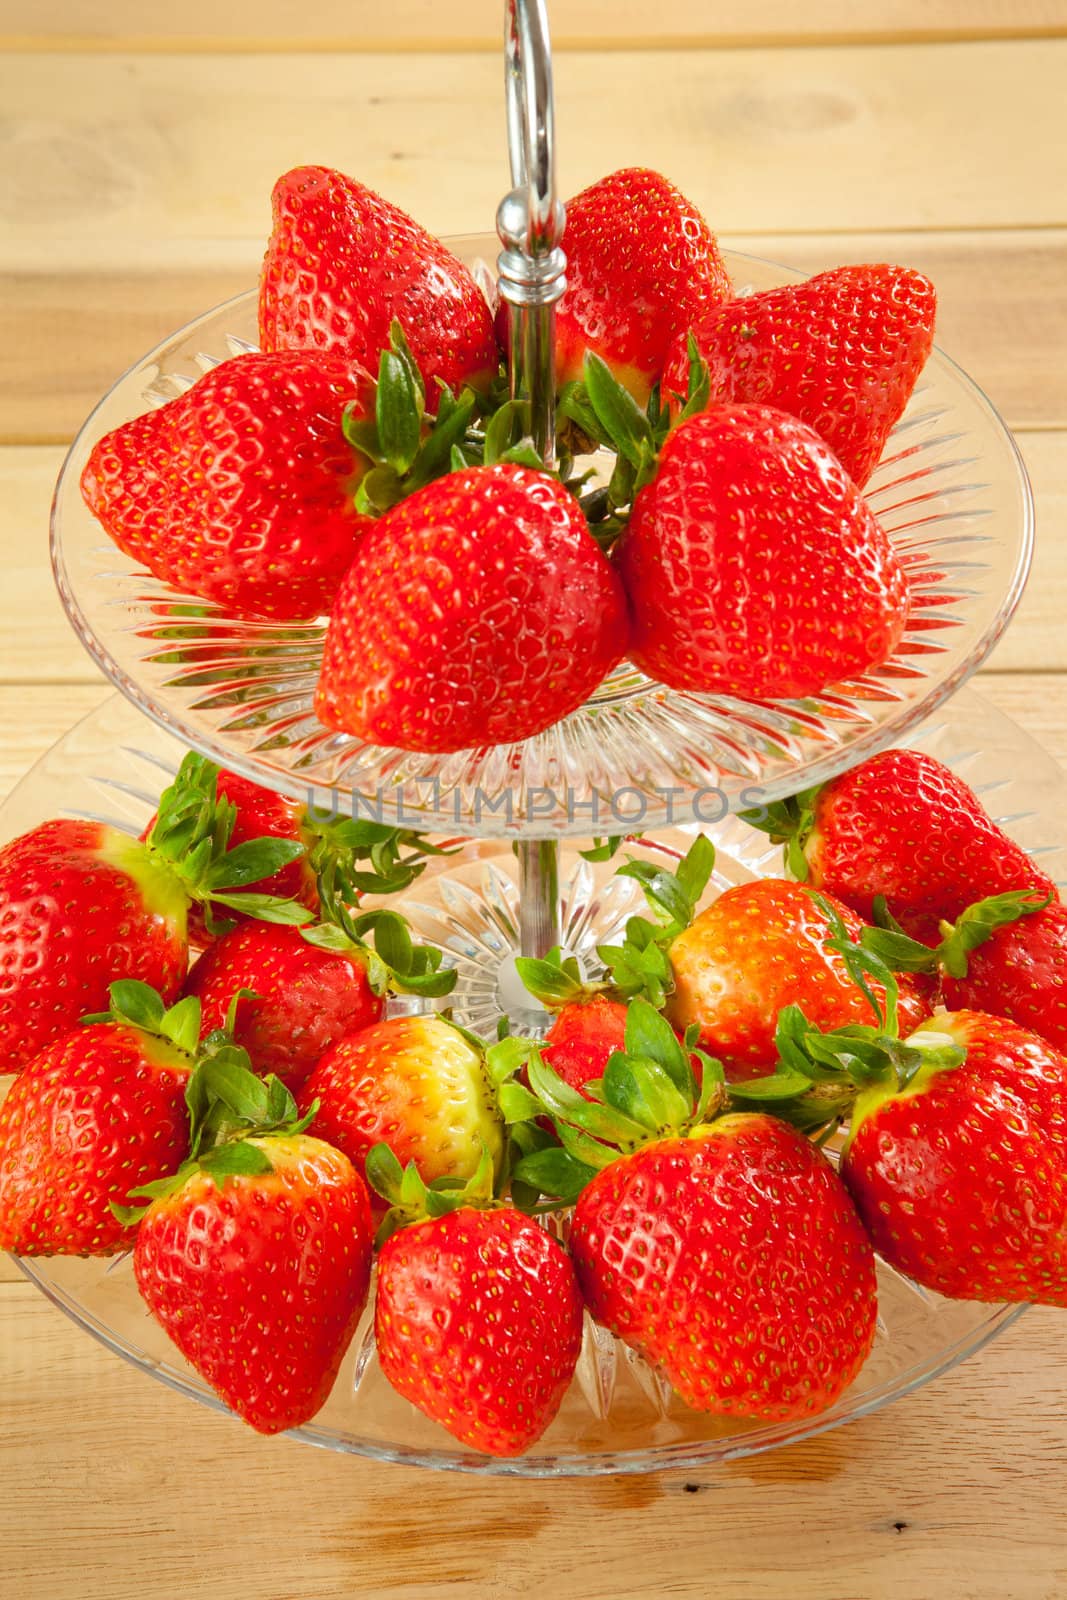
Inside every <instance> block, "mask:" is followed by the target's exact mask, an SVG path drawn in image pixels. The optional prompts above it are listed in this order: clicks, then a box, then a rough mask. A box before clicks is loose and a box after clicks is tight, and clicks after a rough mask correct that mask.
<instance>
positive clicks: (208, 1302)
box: [133, 1134, 372, 1433]
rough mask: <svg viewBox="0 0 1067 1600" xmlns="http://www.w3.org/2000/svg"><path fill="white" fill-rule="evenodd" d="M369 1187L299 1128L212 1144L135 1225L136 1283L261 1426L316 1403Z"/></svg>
mask: <svg viewBox="0 0 1067 1600" xmlns="http://www.w3.org/2000/svg"><path fill="white" fill-rule="evenodd" d="M371 1245H372V1227H371V1218H370V1205H369V1202H368V1197H367V1188H366V1185H365V1184H364V1182H363V1179H362V1178H361V1177H360V1176H359V1174H358V1173H357V1172H356V1171H355V1170H354V1168H353V1167H352V1164H351V1162H349V1161H348V1159H347V1158H346V1157H345V1156H343V1155H342V1154H341V1153H340V1151H338V1150H333V1149H331V1148H330V1146H329V1145H327V1144H323V1143H322V1141H321V1140H319V1139H311V1138H308V1137H307V1135H305V1134H271V1135H263V1136H252V1137H249V1138H246V1139H244V1140H241V1141H239V1142H238V1143H236V1144H231V1145H220V1146H217V1147H216V1148H215V1149H214V1150H211V1151H210V1152H208V1156H207V1158H205V1159H203V1160H202V1161H201V1162H200V1163H199V1164H192V1165H191V1166H190V1168H189V1169H188V1170H187V1171H186V1172H185V1173H184V1175H183V1176H182V1177H181V1178H180V1182H179V1184H178V1186H177V1187H175V1188H173V1189H172V1190H171V1191H170V1192H168V1193H166V1194H164V1195H161V1196H160V1197H159V1198H157V1199H155V1200H154V1201H153V1202H152V1204H151V1205H150V1206H149V1208H148V1210H147V1212H146V1213H145V1215H144V1218H143V1220H142V1222H141V1224H140V1228H139V1230H138V1233H137V1244H136V1247H135V1249H134V1257H133V1264H134V1272H135V1274H136V1277H137V1286H138V1288H139V1289H140V1291H141V1295H142V1297H143V1299H144V1301H145V1303H146V1305H147V1306H148V1308H149V1310H150V1311H151V1313H152V1315H153V1316H154V1317H155V1319H156V1321H157V1322H159V1323H160V1325H161V1326H162V1327H163V1328H164V1329H165V1331H166V1332H167V1334H168V1335H169V1336H170V1338H171V1339H172V1340H173V1341H174V1343H175V1344H176V1345H177V1347H178V1349H179V1350H180V1351H181V1353H182V1355H183V1356H184V1357H185V1359H186V1360H187V1361H188V1362H189V1363H190V1364H191V1365H192V1366H193V1367H194V1368H195V1369H196V1371H197V1372H198V1373H199V1374H200V1375H201V1377H203V1378H204V1379H206V1380H207V1382H208V1383H209V1384H210V1385H211V1387H212V1388H213V1389H214V1390H215V1391H216V1392H217V1393H218V1394H219V1395H221V1397H222V1399H223V1400H225V1402H226V1404H227V1405H228V1406H230V1407H231V1408H232V1409H233V1410H234V1411H236V1412H237V1414H238V1415H239V1416H241V1417H243V1418H244V1420H245V1421H246V1422H248V1423H250V1424H251V1426H252V1427H253V1428H256V1429H258V1431H259V1432H260V1433H279V1432H281V1430H282V1429H283V1428H295V1427H298V1426H299V1425H300V1424H301V1423H303V1422H307V1421H308V1420H309V1418H311V1417H313V1416H314V1415H315V1413H316V1411H318V1410H319V1408H320V1407H321V1406H322V1405H323V1404H324V1403H325V1401H326V1398H327V1396H328V1395H329V1392H330V1389H331V1388H332V1386H333V1381H334V1379H335V1378H336V1376H337V1369H338V1367H339V1366H340V1364H341V1358H342V1357H343V1355H344V1353H345V1350H346V1349H347V1348H348V1345H349V1343H350V1341H351V1338H352V1335H353V1333H354V1332H355V1328H356V1323H357V1322H358V1321H359V1317H360V1313H361V1312H362V1310H363V1307H364V1305H365V1303H366V1299H367V1289H368V1285H369V1281H370V1266H371Z"/></svg>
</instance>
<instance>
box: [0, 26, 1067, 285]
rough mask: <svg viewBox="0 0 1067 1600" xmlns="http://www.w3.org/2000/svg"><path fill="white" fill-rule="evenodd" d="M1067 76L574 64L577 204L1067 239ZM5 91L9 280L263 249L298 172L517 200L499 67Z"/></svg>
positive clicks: (146, 73)
mask: <svg viewBox="0 0 1067 1600" xmlns="http://www.w3.org/2000/svg"><path fill="white" fill-rule="evenodd" d="M1065 69H1067V39H1064V40H1056V39H1052V40H1046V41H1015V42H1011V43H1004V44H994V43H978V44H945V45H901V46H899V47H894V48H889V49H864V48H853V47H847V48H840V49H822V48H819V49H805V50H798V49H783V50H775V51H764V50H736V51H727V52H718V51H711V50H707V51H702V50H688V51H663V52H654V53H649V52H645V51H623V52H620V53H619V54H617V55H614V56H612V57H611V61H610V70H606V69H605V68H604V67H603V65H602V62H601V58H600V57H599V56H597V55H594V54H592V53H589V52H582V51H575V52H571V53H564V54H563V55H562V56H561V57H560V59H559V61H558V62H557V64H556V97H557V108H558V116H557V121H558V127H559V153H560V182H561V188H562V190H563V192H564V193H570V192H573V191H574V190H575V189H577V188H580V187H581V186H582V185H584V184H585V183H588V182H589V181H591V180H592V179H594V178H595V177H597V176H598V175H600V174H601V173H603V172H605V171H607V170H609V169H610V168H611V167H616V166H622V165H627V164H632V163H637V162H641V163H644V164H646V165H648V166H652V167H657V168H660V169H662V170H664V171H666V172H668V173H669V174H670V175H671V176H672V177H673V178H674V179H675V181H676V182H677V183H678V184H679V185H680V187H682V188H683V189H684V190H685V191H687V192H688V193H690V194H691V195H692V197H693V199H694V200H695V201H696V202H697V203H698V204H700V205H701V206H703V207H704V208H705V209H706V210H707V211H708V213H709V214H710V215H713V216H714V218H715V222H716V225H717V226H718V227H719V228H721V230H722V231H723V232H724V233H726V234H730V233H745V232H810V231H813V230H823V229H831V230H840V229H853V230H861V229H868V230H869V229H901V228H922V227H938V228H942V229H947V228H967V227H1013V226H1035V225H1054V224H1060V225H1062V224H1063V223H1064V222H1065V221H1067V216H1065V214H1064V196H1065V195H1067V142H1065V141H1064V140H1063V138H1062V123H1061V116H1062V83H1063V78H1064V72H1065ZM949 85H951V92H949V90H948V88H947V86H949ZM2 86H3V99H4V114H5V127H6V139H5V146H4V148H5V150H6V152H7V155H6V157H5V165H4V167H3V169H2V184H0V201H2V202H3V204H4V209H5V211H6V212H7V214H9V215H14V216H17V217H18V218H19V226H18V228H12V229H9V230H8V232H7V235H6V237H5V239H4V240H3V244H2V250H3V255H2V257H0V264H2V265H4V266H6V267H23V268H25V267H33V268H42V267H48V266H50V265H52V264H54V262H55V261H56V260H57V259H69V260H74V261H77V260H89V259H92V255H93V249H94V247H93V246H92V245H91V243H90V241H91V240H92V239H94V238H95V239H96V240H97V241H102V242H104V244H105V245H106V247H107V249H108V250H109V252H110V255H109V258H108V262H107V264H108V265H109V266H114V265H116V264H118V263H121V262H123V261H124V260H125V259H126V257H127V253H128V252H129V250H130V248H131V247H135V248H138V247H140V246H141V245H142V244H143V243H144V242H145V241H154V242H155V243H156V245H157V246H158V247H166V246H167V245H168V244H169V243H170V242H171V241H176V240H184V241H186V242H187V244H188V243H189V242H191V241H197V243H198V244H199V242H200V241H205V240H213V239H223V240H234V239H242V238H243V239H248V238H261V237H262V236H263V233H264V231H265V229H266V226H267V210H268V195H269V192H270V186H271V184H272V182H273V180H274V178H275V177H276V176H277V174H278V173H279V172H282V171H284V170H285V168H286V167H288V166H290V165H292V164H294V163H296V162H299V161H307V160H316V161H321V162H326V163H334V164H337V165H340V166H342V167H348V168H352V167H357V168H358V170H359V174H360V176H361V177H363V178H364V179H365V180H366V181H367V182H368V183H370V184H371V186H372V187H374V188H376V189H379V190H381V191H383V192H385V193H387V194H388V195H389V196H390V197H391V198H393V199H395V200H396V201H397V202H398V203H399V204H400V205H403V206H405V207H407V208H409V209H411V210H413V211H416V212H418V213H419V214H421V216H422V218H423V220H424V221H425V222H426V224H427V225H428V226H429V227H431V228H432V229H434V230H435V231H439V232H453V233H455V232H474V231H477V230H479V229H482V230H484V229H486V228H488V227H490V226H491V224H492V217H493V214H494V211H495V207H496V203H497V201H498V199H499V197H500V194H501V192H502V190H503V188H504V186H505V170H506V169H505V164H504V158H503V110H502V104H501V101H502V96H501V84H500V69H499V63H498V62H497V61H496V60H494V59H493V58H492V57H491V56H490V55H488V54H471V53H466V54H458V55H456V56H453V57H451V58H450V60H449V67H448V71H447V73H445V72H443V71H442V68H441V64H440V60H439V58H438V57H436V56H434V55H432V54H427V53H420V54H413V55H398V54H383V55H379V56H376V57H375V58H374V64H373V71H371V72H368V71H360V70H358V69H357V68H355V67H354V66H353V63H352V61H351V59H350V58H348V57H346V56H344V55H335V54H311V55H307V56H303V57H301V58H299V62H298V63H296V64H294V62H292V61H290V60H287V59H285V58H284V57H279V56H252V55H247V54H234V55H228V56H214V55H207V56H198V57H194V56H190V55H142V56H136V55H121V54H115V55H113V54H102V55H99V56H96V57H94V58H93V59H92V61H91V63H88V62H87V61H86V58H85V57H84V56H81V55H78V54H76V53H58V54H46V53H30V54H25V55H20V56H9V57H8V60H7V62H6V64H5V66H4V71H3V85H2ZM445 129H447V134H445V133H444V132H443V130H445ZM1020 129H1025V134H1022V133H1020V131H1019V130H1020ZM1023 145H1024V147H1025V153H1026V158H1025V160H1021V159H1020V150H1021V148H1022V147H1023ZM931 170H935V171H936V173H937V181H936V182H934V183H932V182H930V181H929V177H928V175H929V173H930V171H931ZM97 259H99V257H97Z"/></svg>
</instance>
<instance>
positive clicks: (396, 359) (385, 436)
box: [374, 350, 422, 478]
mask: <svg viewBox="0 0 1067 1600" xmlns="http://www.w3.org/2000/svg"><path fill="white" fill-rule="evenodd" d="M374 417H375V422H376V423H377V427H378V438H379V440H380V441H381V451H382V455H383V456H384V457H385V462H386V465H387V466H389V467H391V468H392V470H393V472H395V473H396V475H397V477H398V478H401V477H403V475H404V473H405V472H407V471H408V469H409V468H410V467H411V465H412V463H413V462H414V460H415V457H416V455H417V454H418V449H419V441H420V438H421V434H422V411H421V396H420V395H419V392H418V390H417V389H416V387H415V382H414V379H413V377H412V373H411V369H410V367H409V366H408V365H407V363H406V362H405V361H404V360H403V358H402V357H401V356H398V355H396V354H395V353H394V352H393V351H391V350H383V351H382V354H381V359H380V361H379V363H378V388H377V393H376V395H375V401H374Z"/></svg>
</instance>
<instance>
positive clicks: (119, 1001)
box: [81, 978, 200, 1062]
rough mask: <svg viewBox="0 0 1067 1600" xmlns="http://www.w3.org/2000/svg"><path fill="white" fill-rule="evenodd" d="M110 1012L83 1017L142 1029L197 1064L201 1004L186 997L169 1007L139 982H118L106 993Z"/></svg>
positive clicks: (88, 1019) (134, 979)
mask: <svg viewBox="0 0 1067 1600" xmlns="http://www.w3.org/2000/svg"><path fill="white" fill-rule="evenodd" d="M107 995H108V1009H107V1010H106V1011H94V1012H92V1013H91V1014H90V1015H88V1016H84V1017H82V1019H81V1020H82V1023H83V1024H86V1025H91V1024H94V1023H100V1022H113V1023H119V1024H121V1025H122V1026H124V1027H128V1028H139V1029H140V1031H141V1032H142V1033H146V1034H148V1035H149V1036H150V1037H151V1038H154V1039H162V1040H164V1041H165V1042H166V1043H167V1044H169V1045H173V1046H174V1048H175V1049H176V1050H181V1051H182V1052H183V1053H184V1054H185V1055H187V1056H188V1057H189V1059H190V1062H192V1061H194V1060H195V1058H196V1056H197V1053H198V1051H199V1048H200V1001H199V1000H198V999H197V998H196V996H195V995H187V996H186V997H185V999H184V1000H179V1001H178V1002H177V1003H176V1004H175V1005H172V1006H167V1005H166V1004H165V1003H164V1001H163V1000H162V998H161V997H160V995H158V994H157V993H156V991H155V989H153V988H151V986H150V985H149V984H147V983H140V982H139V981H138V980H137V979H136V978H119V979H118V980H117V981H116V982H115V983H113V984H111V985H110V986H109V988H108V991H107Z"/></svg>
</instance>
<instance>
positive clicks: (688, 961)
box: [667, 878, 930, 1080]
mask: <svg viewBox="0 0 1067 1600" xmlns="http://www.w3.org/2000/svg"><path fill="white" fill-rule="evenodd" d="M821 898H822V904H820V897H817V896H816V895H814V894H812V892H811V891H810V890H809V889H808V888H806V887H805V886H803V885H802V884H797V883H789V882H787V881H786V880H785V879H782V878H766V879H762V880H759V881H757V882H754V883H744V884H738V885H737V886H736V887H734V888H732V889H727V890H726V891H725V892H724V893H723V894H721V895H720V896H719V898H718V899H717V900H716V901H714V903H713V904H712V905H710V906H709V907H708V908H707V910H706V911H703V912H701V914H700V915H699V916H698V917H697V918H696V919H695V920H694V921H693V922H692V923H691V924H690V926H689V927H688V928H687V929H686V930H685V931H684V932H683V933H680V934H679V935H678V937H677V938H676V939H675V940H674V942H673V943H672V944H671V946H670V948H669V951H668V954H669V956H670V962H671V966H672V968H673V971H674V983H675V987H674V992H673V994H672V995H671V996H670V998H669V999H668V1001H667V1015H668V1017H669V1019H670V1021H671V1022H672V1023H673V1024H674V1026H675V1027H676V1028H677V1029H679V1030H684V1029H686V1028H688V1027H689V1026H690V1025H692V1024H694V1023H695V1024H696V1025H697V1026H698V1027H699V1029H700V1044H701V1047H702V1048H703V1049H704V1050H706V1051H708V1052H709V1054H711V1055H714V1056H716V1057H718V1058H719V1059H720V1060H721V1061H722V1062H724V1064H725V1065H726V1068H727V1075H728V1076H729V1077H731V1078H734V1079H738V1080H741V1079H744V1078H746V1077H752V1076H753V1075H757V1074H759V1073H762V1072H768V1071H770V1069H771V1068H772V1067H773V1066H774V1064H775V1062H776V1061H777V1059H778V1046H777V1042H776V1038H775V1030H776V1027H777V1021H778V1014H779V1012H780V1011H783V1010H784V1009H785V1007H786V1006H790V1005H798V1006H800V1007H801V1009H802V1010H803V1012H804V1015H805V1017H806V1018H807V1019H808V1021H809V1023H811V1024H812V1025H813V1026H816V1027H820V1028H839V1027H844V1026H846V1025H847V1024H850V1023H865V1024H869V1025H874V1024H875V1023H877V1022H878V1020H879V1018H878V1013H877V1012H876V1011H875V1009H874V1007H873V1006H872V1005H871V1002H870V1001H869V1000H868V999H867V997H866V995H865V994H864V993H863V991H862V990H861V989H860V988H858V987H857V986H856V983H855V981H854V978H853V976H852V972H851V971H850V967H849V962H848V960H847V959H846V954H843V953H842V951H841V950H840V949H839V948H837V946H838V943H839V940H840V937H841V931H842V928H843V931H844V933H845V935H846V936H847V939H848V941H849V942H850V944H852V945H855V944H857V943H858V940H859V936H860V933H861V932H862V930H863V924H862V923H861V922H860V919H859V918H858V917H857V916H855V915H854V913H853V912H851V911H850V910H849V909H848V907H847V906H844V905H842V904H841V903H840V902H839V901H836V900H834V899H833V897H832V896H830V895H826V896H823V897H821ZM827 909H829V912H830V915H827ZM835 913H836V916H837V917H838V918H840V924H841V927H838V926H836V925H835V922H834V920H833V914H835ZM926 987H927V986H926V984H925V982H924V980H922V979H921V978H913V977H907V976H903V977H901V978H900V980H899V988H900V996H899V1007H900V1015H901V1018H902V1022H903V1026H904V1027H905V1028H907V1029H908V1031H910V1030H911V1029H912V1028H915V1027H918V1025H919V1024H920V1023H921V1022H922V1020H923V1018H924V1017H926V1016H928V1015H929V1012H930V1004H929V1002H928V1000H927V999H926V993H925V991H926ZM870 988H871V992H872V994H873V995H874V997H875V998H876V1000H877V1001H878V1003H879V1005H880V1006H882V1007H883V1008H884V1007H885V1003H886V991H885V987H884V985H883V984H881V983H879V982H878V981H877V980H875V979H872V980H871V982H870Z"/></svg>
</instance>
